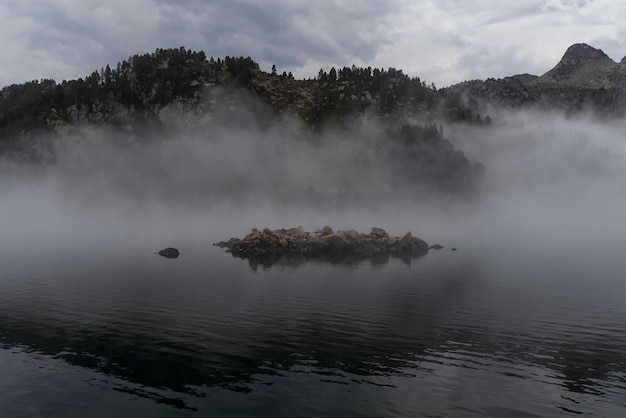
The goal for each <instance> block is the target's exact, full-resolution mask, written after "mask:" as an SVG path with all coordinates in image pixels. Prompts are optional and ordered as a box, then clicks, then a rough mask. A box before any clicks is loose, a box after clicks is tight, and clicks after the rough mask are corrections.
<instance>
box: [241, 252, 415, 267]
mask: <svg viewBox="0 0 626 418" xmlns="http://www.w3.org/2000/svg"><path fill="white" fill-rule="evenodd" d="M231 255H232V256H233V257H234V258H241V259H245V260H247V261H248V265H249V266H250V269H251V270H252V271H257V270H258V269H259V268H261V269H268V268H270V267H272V266H274V267H275V268H296V267H298V266H300V265H303V264H307V263H310V264H332V265H335V266H343V267H357V266H360V265H361V264H363V263H365V262H369V263H370V264H371V266H372V267H374V268H376V267H383V266H385V265H386V264H387V263H389V260H390V259H398V260H401V261H402V262H404V263H405V264H406V265H409V266H410V265H411V262H412V261H416V260H418V259H420V258H422V257H424V255H423V254H420V255H412V254H410V253H400V254H398V255H394V254H390V253H388V252H380V253H373V254H366V253H341V252H338V253H329V254H323V255H310V254H286V253H263V254H254V255H247V256H239V255H235V254H232V253H231Z"/></svg>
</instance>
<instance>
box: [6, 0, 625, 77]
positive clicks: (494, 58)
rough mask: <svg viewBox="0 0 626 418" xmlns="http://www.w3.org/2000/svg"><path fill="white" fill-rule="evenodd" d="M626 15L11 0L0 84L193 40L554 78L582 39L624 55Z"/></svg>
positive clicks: (331, 1)
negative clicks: (561, 61)
mask: <svg viewBox="0 0 626 418" xmlns="http://www.w3.org/2000/svg"><path fill="white" fill-rule="evenodd" d="M625 18H626V4H622V3H621V2H619V1H618V0H597V1H594V2H586V1H565V0H527V1H504V2H498V3H497V4H494V2H491V1H485V0H479V1H476V2H471V3H468V2H460V1H455V0H425V1H422V2H419V3H415V2H412V1H410V0H393V1H386V2H371V1H366V0H358V1H357V0H355V1H346V0H319V1H317V2H315V3H310V2H305V1H304V0H291V1H287V0H268V1H266V2H263V3H261V2H255V1H251V0H230V1H227V0H214V1H210V2H206V1H201V0H187V1H183V0H137V1H133V2H128V1H123V0H110V1H108V2H101V1H94V0H84V1H80V2H79V1H75V0H32V1H28V2H23V1H18V0H5V1H3V2H1V3H0V47H2V50H3V58H4V63H5V65H3V66H2V68H0V85H6V84H10V83H21V82H24V81H27V80H31V79H38V78H54V79H57V80H59V81H60V80H63V79H70V78H77V77H82V76H85V75H87V74H89V73H91V72H92V71H93V70H96V69H98V68H100V67H101V66H104V65H106V64H112V65H114V64H116V63H117V62H118V61H121V60H123V59H125V58H127V57H128V56H130V55H132V54H136V53H144V52H152V51H154V50H155V49H156V48H168V47H179V46H185V47H187V48H191V49H195V50H203V51H205V52H206V53H207V55H213V56H215V57H223V56H225V55H230V56H240V55H243V56H251V57H252V58H253V59H255V60H256V61H258V62H259V63H260V64H261V66H262V68H263V69H266V70H268V69H269V68H270V67H271V65H272V64H276V65H277V67H278V68H279V70H288V71H292V72H293V73H294V74H295V75H296V76H298V77H312V76H315V75H316V73H317V71H318V70H319V68H320V67H324V68H327V69H328V68H330V66H344V65H351V64H353V63H355V64H357V65H365V66H368V65H371V66H374V67H381V66H382V67H390V66H393V67H396V68H401V69H403V70H404V71H405V72H406V73H408V74H410V75H413V76H419V77H421V78H422V79H424V80H426V81H428V82H430V81H435V82H436V83H437V85H440V86H442V85H448V84H451V83H455V82H459V81H462V80H464V79H471V78H487V77H492V76H495V77H500V76H504V75H510V74H513V73H520V72H535V73H543V72H545V71H547V70H549V69H550V68H551V67H552V66H553V65H554V64H556V62H557V61H558V59H559V58H560V57H561V56H562V54H563V52H564V51H565V49H566V48H567V47H568V46H570V45H571V44H573V43H576V42H587V43H590V44H591V45H593V46H595V47H597V48H602V49H604V50H605V52H607V53H608V54H609V55H610V56H612V57H613V58H614V59H617V60H619V59H621V57H622V56H623V55H624V54H626V41H624V37H623V36H621V34H622V32H623V31H624V29H623V24H622V23H621V22H623V21H626V19H625ZM518 66H519V67H518ZM492 71H493V72H492Z"/></svg>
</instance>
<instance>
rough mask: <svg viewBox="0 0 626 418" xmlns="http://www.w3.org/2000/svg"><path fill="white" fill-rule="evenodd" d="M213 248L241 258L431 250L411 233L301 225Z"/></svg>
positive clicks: (264, 231) (258, 233)
mask: <svg viewBox="0 0 626 418" xmlns="http://www.w3.org/2000/svg"><path fill="white" fill-rule="evenodd" d="M213 245H215V246H218V247H222V248H226V249H227V251H228V252H231V253H232V254H233V255H234V256H239V257H255V256H259V255H267V254H292V255H308V256H321V255H336V254H354V255H360V256H364V257H367V256H372V255H377V254H389V255H396V256H411V257H419V256H423V255H425V254H427V253H428V250H429V246H428V244H427V243H426V241H424V240H422V239H420V238H417V237H414V236H413V235H412V234H411V232H407V233H406V234H404V235H402V236H400V237H398V236H394V237H392V236H389V234H388V233H387V232H386V231H385V230H384V229H382V228H376V227H373V228H372V229H371V231H370V233H369V234H366V233H359V232H357V231H355V230H354V229H350V230H338V231H333V229H332V228H331V227H329V226H324V227H323V228H321V229H318V230H316V231H315V232H307V231H305V230H304V228H303V227H301V226H299V227H296V228H289V229H285V228H281V229H275V230H271V229H269V228H264V229H257V228H252V229H251V230H250V232H249V233H248V234H247V235H246V236H245V237H244V238H242V239H239V238H231V239H229V240H228V241H221V242H218V243H215V244H213Z"/></svg>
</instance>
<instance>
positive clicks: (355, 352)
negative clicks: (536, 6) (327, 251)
mask: <svg viewBox="0 0 626 418" xmlns="http://www.w3.org/2000/svg"><path fill="white" fill-rule="evenodd" d="M210 238H213V239H210ZM222 238H223V237H207V238H206V239H198V238H197V237H196V238H193V239H189V240H188V241H185V240H184V239H183V238H180V237H178V238H177V240H175V241H176V246H177V247H178V248H179V249H180V250H181V256H180V257H179V258H178V259H173V260H170V259H165V258H162V257H159V256H156V255H153V254H152V252H153V251H155V250H158V249H160V248H161V247H164V246H168V245H169V244H170V243H169V242H168V243H166V245H162V244H163V243H161V244H159V243H157V242H154V241H151V240H143V241H142V240H135V241H132V242H128V243H126V244H120V243H115V242H114V241H113V240H111V241H105V242H101V243H98V244H97V245H96V244H93V245H89V244H84V243H83V244H81V245H80V246H76V245H74V246H72V245H58V246H50V245H49V244H45V243H44V244H41V245H36V244H34V243H31V244H28V250H26V248H25V247H24V248H22V247H20V246H19V245H18V246H16V247H14V248H8V249H6V250H5V251H3V252H2V254H1V255H0V262H1V265H2V275H1V276H0V376H2V379H0V416H6V417H20V416H28V417H48V416H64V417H84V416H91V417H98V416H101V417H109V416H152V417H187V416H209V415H211V416H224V417H229V416H232V417H235V416H236V417H242V416H357V417H358V416H361V417H389V416H424V417H433V416H438V417H441V416H451V417H452V416H477V417H479V416H486V417H552V416H574V415H579V414H583V415H591V416H604V417H608V416H626V322H625V321H624V318H626V304H624V300H626V281H624V279H623V276H622V275H621V274H620V273H621V270H622V267H621V265H620V261H621V255H620V253H619V250H618V249H615V248H613V249H612V248H604V249H602V251H597V252H594V253H586V254H583V253H581V252H580V250H579V249H578V248H577V247H576V246H569V247H567V248H550V249H545V248H528V247H524V248H515V246H514V245H511V246H510V247H507V246H503V245H496V246H492V247H489V246H475V247H471V246H470V247H467V246H466V247H462V246H461V247H460V248H459V251H456V252H453V251H450V250H449V249H448V248H446V249H444V250H441V251H431V252H430V253H429V254H428V255H427V256H425V257H423V258H420V259H412V260H402V259H399V258H389V259H382V260H381V259H378V260H360V261H359V260H349V261H341V260H335V261H334V262H325V261H321V260H314V261H310V262H302V260H292V261H290V262H281V263H278V264H270V263H265V264H263V263H254V262H250V261H248V260H241V259H238V258H233V257H231V256H230V255H229V254H225V253H224V252H223V250H221V249H218V248H215V247H212V246H211V242H213V241H218V240H219V239H222ZM25 245H26V244H25Z"/></svg>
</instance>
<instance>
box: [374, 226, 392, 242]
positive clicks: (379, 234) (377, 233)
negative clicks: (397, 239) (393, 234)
mask: <svg viewBox="0 0 626 418" xmlns="http://www.w3.org/2000/svg"><path fill="white" fill-rule="evenodd" d="M370 235H371V236H372V238H374V239H385V238H389V234H388V233H387V231H385V230H384V229H382V228H376V227H372V231H371V232H370Z"/></svg>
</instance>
